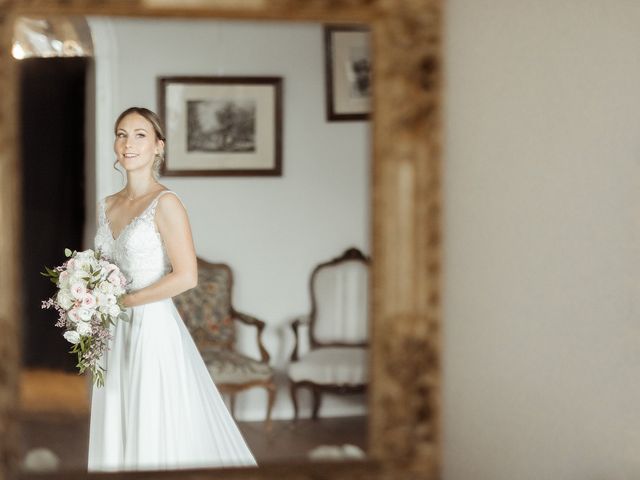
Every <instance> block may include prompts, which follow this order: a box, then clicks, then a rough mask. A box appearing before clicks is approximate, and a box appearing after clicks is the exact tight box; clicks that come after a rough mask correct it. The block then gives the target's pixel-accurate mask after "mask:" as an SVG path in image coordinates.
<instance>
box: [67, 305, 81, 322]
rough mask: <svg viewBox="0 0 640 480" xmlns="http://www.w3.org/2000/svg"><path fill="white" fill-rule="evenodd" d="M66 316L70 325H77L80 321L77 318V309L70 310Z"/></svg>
mask: <svg viewBox="0 0 640 480" xmlns="http://www.w3.org/2000/svg"><path fill="white" fill-rule="evenodd" d="M67 316H68V317H69V320H71V322H72V323H78V322H79V321H80V317H78V309H77V308H72V309H71V310H69V311H68V312H67Z"/></svg>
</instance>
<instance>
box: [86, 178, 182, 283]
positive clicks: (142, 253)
mask: <svg viewBox="0 0 640 480" xmlns="http://www.w3.org/2000/svg"><path fill="white" fill-rule="evenodd" d="M166 193H172V194H174V195H175V192H172V191H170V190H164V191H162V192H160V194H158V196H157V197H156V198H155V199H154V200H153V201H152V202H151V203H150V204H149V206H148V207H147V208H146V209H145V210H144V211H143V212H142V213H141V214H140V215H138V216H137V217H135V218H133V219H132V220H131V222H129V224H128V225H127V226H126V227H124V228H123V229H122V231H121V232H120V234H119V235H118V237H117V238H114V236H113V232H112V231H111V225H110V224H109V219H108V218H107V214H106V201H105V200H106V199H102V200H101V201H100V203H99V208H98V212H99V215H98V230H97V232H96V236H95V240H94V245H95V248H96V249H97V250H100V251H101V252H102V254H103V255H105V256H106V257H107V258H109V260H111V261H112V262H114V263H115V264H116V265H118V266H119V267H120V270H122V273H124V275H125V277H126V278H127V280H128V281H129V282H130V283H129V285H128V286H127V290H129V291H134V290H139V289H141V288H144V287H146V286H148V285H151V284H152V283H154V282H156V281H158V280H159V279H160V278H162V277H163V276H164V275H166V274H167V273H168V272H169V271H170V270H171V263H170V262H169V257H168V256H167V252H166V250H165V247H164V243H163V242H162V238H161V237H160V233H159V232H158V229H157V227H156V223H155V213H156V207H157V206H158V200H160V197H161V196H162V195H164V194H166Z"/></svg>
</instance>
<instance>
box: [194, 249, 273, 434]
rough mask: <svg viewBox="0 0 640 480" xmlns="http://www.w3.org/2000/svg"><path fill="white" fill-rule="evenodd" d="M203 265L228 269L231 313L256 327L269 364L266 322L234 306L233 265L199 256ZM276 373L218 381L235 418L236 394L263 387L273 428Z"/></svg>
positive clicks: (229, 346)
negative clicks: (264, 338) (264, 339)
mask: <svg viewBox="0 0 640 480" xmlns="http://www.w3.org/2000/svg"><path fill="white" fill-rule="evenodd" d="M202 267H213V268H221V269H223V270H226V271H227V274H228V275H229V313H230V314H231V318H233V319H234V320H237V321H239V322H242V323H244V324H245V325H249V326H252V327H256V342H257V345H258V350H259V351H260V362H261V363H264V364H267V365H268V364H269V359H270V358H271V357H270V356H269V352H268V351H267V349H266V348H265V346H264V344H263V343H262V332H263V331H264V328H265V326H266V324H265V322H263V321H262V320H258V319H257V318H256V317H253V316H251V315H247V314H246V313H242V312H239V311H238V310H236V309H235V308H234V307H233V283H234V280H233V271H232V270H231V267H230V266H229V265H227V264H226V263H212V262H207V261H206V260H204V259H202V258H200V257H198V268H202ZM223 347H224V348H226V349H227V350H233V351H235V345H234V344H231V343H230V344H224V345H223ZM274 373H275V372H273V371H272V374H271V376H270V377H269V378H268V379H267V380H254V381H252V382H246V383H218V382H216V386H217V387H218V390H219V391H220V393H222V394H227V395H229V397H230V400H231V414H232V415H233V416H234V418H235V406H236V402H235V400H236V394H237V393H239V392H242V391H244V390H248V389H250V388H253V387H261V388H264V389H266V391H267V415H266V417H265V424H266V427H267V429H270V428H271V411H272V410H273V405H274V404H275V401H276V392H277V386H276V383H275V380H274Z"/></svg>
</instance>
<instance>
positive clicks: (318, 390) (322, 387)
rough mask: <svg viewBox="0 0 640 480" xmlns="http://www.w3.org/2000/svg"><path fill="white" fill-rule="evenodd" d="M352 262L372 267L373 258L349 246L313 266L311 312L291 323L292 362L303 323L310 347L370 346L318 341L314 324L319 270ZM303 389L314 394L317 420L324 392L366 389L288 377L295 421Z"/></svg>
mask: <svg viewBox="0 0 640 480" xmlns="http://www.w3.org/2000/svg"><path fill="white" fill-rule="evenodd" d="M349 261H357V262H362V263H364V264H365V265H367V267H368V266H369V263H370V260H369V258H368V257H367V256H366V255H365V254H364V253H362V252H361V251H360V250H358V249H357V248H354V247H352V248H348V249H347V250H345V251H344V253H343V254H342V255H340V256H339V257H336V258H333V259H332V260H329V261H328V262H323V263H320V264H318V265H316V267H315V268H314V269H313V271H312V272H311V275H310V277H309V295H310V298H311V312H310V313H309V316H308V317H307V318H308V320H307V319H304V318H296V319H295V320H294V321H293V322H291V329H292V330H293V335H294V340H295V343H294V346H293V352H292V353H291V361H292V362H297V361H298V359H299V357H298V346H299V344H300V334H299V329H300V326H301V325H303V324H308V328H309V346H310V349H311V350H314V349H317V348H322V347H368V345H369V343H368V342H319V341H318V340H317V339H316V338H315V335H314V326H315V323H316V312H317V310H318V300H317V298H316V295H315V290H314V285H315V280H316V277H317V276H318V273H320V271H321V270H322V269H324V268H327V267H333V266H335V265H338V264H340V263H343V262H349ZM300 388H307V389H309V390H311V392H312V395H313V397H312V398H313V407H312V410H311V418H312V419H313V420H317V419H318V413H319V411H320V404H321V402H322V394H323V393H325V392H326V393H337V394H354V393H355V394H358V393H363V392H365V391H366V389H367V385H366V384H361V385H353V384H349V385H346V384H336V383H334V384H328V383H323V384H320V383H315V382H312V381H309V380H303V381H300V382H294V381H293V380H291V379H289V393H290V395H291V403H292V404H293V419H294V421H297V420H298V390H299V389H300Z"/></svg>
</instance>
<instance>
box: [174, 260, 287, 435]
mask: <svg viewBox="0 0 640 480" xmlns="http://www.w3.org/2000/svg"><path fill="white" fill-rule="evenodd" d="M232 287H233V275H232V273H231V269H230V268H229V266H228V265H226V264H223V263H209V262H206V261H204V260H202V259H200V258H199V259H198V285H197V286H196V287H195V288H192V289H191V290H188V291H186V292H184V293H182V294H180V295H178V296H176V297H174V299H173V301H174V303H175V305H176V308H177V309H178V311H179V312H180V315H181V316H182V319H183V320H184V323H185V325H186V326H187V328H188V329H189V331H190V333H191V336H192V337H193V339H194V341H195V343H196V345H197V347H198V349H199V351H200V354H201V355H202V358H203V360H204V362H205V364H206V366H207V369H208V370H209V373H210V374H211V378H213V380H214V382H215V384H216V386H217V387H218V389H219V390H220V392H221V393H226V394H229V395H230V397H231V412H232V413H234V412H233V410H234V406H235V394H236V393H238V392H240V391H242V390H244V389H247V388H252V387H263V388H265V389H267V394H268V405H267V418H266V419H267V426H268V427H270V420H271V410H272V408H273V404H274V402H275V394H276V386H275V382H274V379H273V373H274V372H273V369H272V368H271V367H270V366H269V353H268V352H267V351H266V349H265V348H264V345H263V344H262V339H261V335H262V330H263V329H264V327H265V323H264V322H263V321H261V320H258V319H256V318H254V317H251V316H250V315H246V314H243V313H240V312H238V311H237V310H235V309H234V308H233V305H232V304H231V296H232ZM236 320H238V321H241V322H243V323H245V324H247V325H251V326H254V327H256V330H257V341H258V348H259V349H260V354H261V356H262V359H261V360H256V359H253V358H250V357H248V356H246V355H243V354H241V353H239V352H236V351H235V349H234V344H235V340H236V329H235V321H236Z"/></svg>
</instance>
